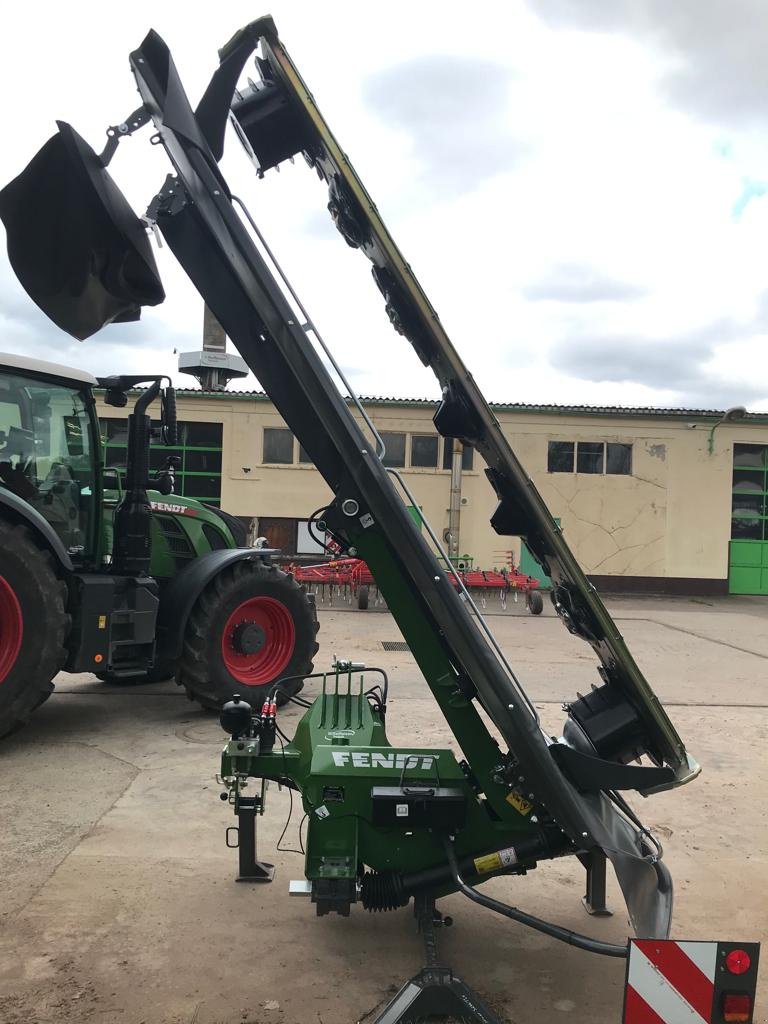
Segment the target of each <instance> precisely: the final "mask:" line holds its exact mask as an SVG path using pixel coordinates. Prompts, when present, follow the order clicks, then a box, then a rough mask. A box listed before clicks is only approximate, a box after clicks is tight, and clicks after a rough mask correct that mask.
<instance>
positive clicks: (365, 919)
mask: <svg viewBox="0 0 768 1024" xmlns="http://www.w3.org/2000/svg"><path fill="white" fill-rule="evenodd" d="M610 608H611V611H612V613H613V614H614V615H615V616H616V618H617V621H618V624H619V628H620V629H621V631H622V633H624V635H625V636H626V638H627V640H628V641H629V643H630V647H631V649H632V651H633V653H634V654H635V656H636V657H637V659H638V661H639V662H640V664H641V667H642V668H643V669H644V671H645V672H646V674H647V675H648V677H649V679H650V680H651V682H652V684H653V685H654V687H655V688H656V690H657V692H658V693H659V695H660V696H661V697H662V699H663V700H664V701H665V702H666V703H667V704H668V705H670V713H671V715H672V718H673V720H674V722H675V724H676V725H677V727H678V729H679V731H680V732H681V734H682V736H683V737H684V739H685V740H686V742H687V744H688V746H689V748H690V749H691V751H692V752H693V754H694V755H695V756H696V757H697V758H698V759H699V760H700V761H701V762H702V764H703V767H704V772H703V774H702V776H701V778H700V779H699V780H697V781H696V782H695V783H694V784H692V785H690V786H688V787H685V788H684V789H682V790H678V791H676V792H673V793H667V794H662V795H660V796H657V797H654V798H652V799H651V800H649V801H647V802H646V801H643V800H641V799H635V800H634V801H633V803H634V805H635V807H636V809H637V810H638V811H639V812H640V814H641V815H642V817H643V818H645V819H646V820H647V823H648V824H649V825H651V826H653V827H654V828H655V829H656V831H657V833H658V834H659V836H660V837H661V838H662V840H663V842H664V844H665V847H666V860H667V863H668V864H669V866H670V868H671V871H672V874H673V876H674V878H675V884H676V912H675V923H674V929H673V934H674V935H675V936H678V937H681V938H683V937H684V938H713V937H719V938H742V939H758V940H759V939H761V938H765V934H766V930H767V926H768V901H766V899H765V892H766V888H767V883H768V812H767V809H766V792H767V790H766V785H767V784H768V755H766V746H768V726H766V707H767V706H768V628H767V627H768V602H765V601H764V600H763V601H761V600H760V599H748V598H744V599H733V598H732V599H729V600H727V601H725V600H724V601H707V602H704V601H689V600H682V599H681V600H655V599H644V600H638V599H634V600H630V599H613V600H611V601H610ZM487 610H488V611H489V612H491V613H492V614H491V615H490V622H491V625H492V626H493V628H494V630H495V632H496V633H497V636H498V638H499V640H500V641H501V643H502V645H503V647H504V649H505V651H506V653H507V654H508V656H509V657H510V659H511V661H512V663H513V665H514V666H515V667H516V669H517V670H518V672H519V675H520V678H521V680H522V682H523V684H524V685H525V686H526V688H527V689H528V691H529V693H530V694H531V695H532V697H533V698H534V700H535V702H536V704H537V706H538V707H539V709H540V712H541V715H542V719H543V722H544V724H545V726H547V727H549V728H550V729H551V730H552V731H555V730H557V729H558V727H559V725H560V724H561V722H562V718H563V715H562V712H561V711H560V707H559V705H560V703H561V701H562V700H564V699H567V698H570V697H573V696H574V694H575V692H576V690H583V689H584V687H588V686H589V685H590V683H591V682H593V681H594V680H595V670H594V666H595V662H594V659H593V657H592V654H591V652H590V650H589V648H588V647H587V646H586V645H584V644H583V643H581V642H580V641H578V640H576V639H575V638H573V637H571V636H569V635H568V634H567V633H566V631H565V630H564V629H563V628H562V626H561V625H560V623H558V622H557V621H556V620H555V619H554V617H553V616H552V613H551V611H550V610H549V608H548V607H547V608H546V609H545V613H544V615H542V616H541V617H539V618H533V617H530V616H528V615H525V614H524V613H523V611H522V606H521V605H518V606H517V607H515V606H510V609H509V611H508V613H507V614H505V615H501V614H493V613H494V612H495V611H496V610H498V609H497V606H494V605H493V604H490V605H489V608H488V609H487ZM320 615H321V634H320V640H321V652H320V655H319V657H318V664H319V665H322V664H323V660H322V659H325V661H326V662H329V661H330V658H331V654H332V653H333V652H337V653H338V654H339V655H347V654H349V655H353V656H355V657H356V658H359V659H361V660H365V661H367V662H368V663H369V664H379V665H382V666H383V667H385V668H387V670H388V671H389V672H390V676H391V690H390V693H391V700H390V713H389V715H388V731H389V736H390V739H391V741H392V742H393V743H398V742H401V743H406V742H407V743H418V744H419V745H422V744H423V745H430V744H444V743H447V744H449V745H451V743H452V741H451V737H450V735H449V734H448V732H447V730H446V728H445V726H444V724H443V722H442V720H441V719H440V717H439V714H438V712H437V709H436V706H435V704H434V702H433V700H432V699H431V696H430V694H429V692H428V690H427V688H426V685H425V684H424V682H423V680H422V679H421V676H420V674H419V672H418V670H417V668H416V666H415V663H414V662H413V659H412V657H411V656H410V654H408V653H400V652H396V653H386V652H384V651H383V650H382V647H381V641H382V640H386V639H398V638H399V633H398V631H397V627H396V626H395V624H394V622H393V620H392V619H391V617H390V616H389V614H388V613H386V612H377V611H370V612H367V613H365V612H357V611H356V610H354V611H353V610H349V609H348V608H346V607H345V606H342V607H328V606H327V605H321V608H320ZM307 692H308V693H310V694H311V693H312V692H313V688H312V686H311V685H309V686H308V688H307ZM298 711H299V709H298V708H290V709H288V710H287V711H285V712H284V713H283V728H284V729H286V731H288V732H289V733H290V732H291V731H292V729H293V727H294V725H295V722H296V720H297V713H298ZM222 741H223V734H222V733H221V731H220V729H219V727H218V724H217V721H216V718H215V716H212V715H210V714H207V713H205V712H203V711H201V710H199V709H198V708H197V707H196V706H195V705H193V704H190V703H189V702H188V701H187V700H186V699H185V697H184V696H183V695H182V694H181V692H180V691H179V690H178V688H177V687H176V686H175V685H174V684H173V683H172V682H167V683H162V684H159V685H154V686H138V687H115V686H106V685H104V684H101V683H99V682H97V681H96V680H95V679H94V678H93V677H92V676H61V677H60V678H59V680H58V685H57V691H56V693H55V695H54V696H53V697H52V698H51V700H50V701H49V702H48V703H47V704H46V705H45V706H44V707H43V708H41V709H40V710H39V711H38V712H37V714H36V715H35V716H34V718H33V721H32V724H31V725H30V726H29V727H28V728H26V729H25V730H23V731H22V732H20V733H18V734H17V735H15V736H13V737H10V738H9V739H7V740H5V741H4V742H3V743H2V744H1V745H0V764H1V765H2V770H1V771H0V808H1V809H2V812H1V813H2V822H3V828H2V830H1V831H0V866H2V871H1V872H0V1022H2V1024H21V1022H24V1024H48V1022H54V1021H56V1022H57V1024H75V1022H78V1024H79V1022H81V1021H82V1022H85V1024H102V1022H103V1024H112V1022H120V1024H236V1022H239V1024H246V1022H250V1024H268V1022H269V1024H347V1022H353V1021H365V1022H366V1024H369V1022H370V1021H372V1020H373V1018H374V1017H375V1012H374V1011H375V1008H376V1007H377V1006H379V1005H380V1004H381V1003H382V1001H383V1000H385V999H386V998H387V997H388V996H390V995H391V994H392V993H393V991H394V988H395V987H397V986H399V985H400V984H401V983H402V982H403V981H404V980H405V979H406V978H407V977H409V976H410V975H411V974H413V973H414V972H415V971H416V970H417V969H418V967H419V966H420V962H421V961H420V956H421V950H420V945H419V942H418V940H417V936H416V934H415V929H414V925H413V919H412V916H411V914H410V912H409V911H408V910H402V911H399V912H397V913H392V914H385V915H378V916H376V917H375V918H372V917H370V916H368V915H367V914H366V913H365V912H364V911H362V910H361V909H359V908H354V909H353V912H352V916H351V917H350V918H349V919H348V920H344V919H341V918H338V917H336V916H329V917H325V918H319V919H318V918H315V916H314V913H313V908H312V907H311V905H310V904H309V902H308V901H306V900H299V899H289V898H288V896H287V882H288V880H289V879H290V878H299V877H301V874H302V858H301V857H300V856H298V855H296V854H294V853H290V852H275V846H276V843H277V839H278V837H279V835H280V832H281V831H282V828H283V825H284V824H285V820H286V816H287V813H288V797H287V794H286V793H285V792H278V791H277V789H276V787H272V789H271V790H270V802H269V808H268V813H267V814H266V816H265V817H264V818H263V819H262V821H261V822H260V849H261V854H262V855H263V856H264V857H265V858H266V859H271V860H274V862H275V863H276V865H277V869H278V873H277V879H276V881H275V883H274V884H273V885H271V886H258V887H257V886H247V885H236V884H235V883H234V881H233V877H234V871H235V854H234V852H233V851H231V850H227V849H226V848H225V845H224V829H225V828H226V827H227V826H228V825H230V824H232V822H233V819H232V817H231V812H230V810H229V808H228V807H227V806H226V805H224V804H222V803H220V801H219V799H218V787H217V785H216V783H215V780H214V775H215V773H216V771H217V768H218V752H219V750H220V748H221V745H222ZM452 745H454V746H455V744H452ZM298 822H299V815H298V814H296V813H294V817H293V820H292V822H291V825H290V827H289V829H288V832H287V834H286V838H285V841H284V845H287V846H295V844H296V841H297V834H296V829H297V826H298ZM582 884H583V879H582V873H581V871H580V869H579V867H578V865H577V864H575V863H571V862H570V861H562V862H553V863H549V864H543V865H541V866H540V867H539V868H538V869H537V870H536V871H535V872H532V873H531V874H530V875H529V876H527V877H525V878H521V879H516V880H511V879H507V880H502V879H496V880H494V881H493V882H491V883H489V885H488V891H489V892H494V893H495V894H497V895H499V896H500V897H501V898H504V899H507V900H509V901H512V902H515V903H516V904H517V905H519V906H521V907H522V908H524V909H527V910H530V911H532V912H534V913H536V914H539V915H540V916H543V917H546V918H548V919H551V920H556V921H557V922H559V923H561V924H563V925H565V926H566V927H569V928H573V929H576V930H581V931H586V932H589V933H590V934H593V935H596V936H598V937H600V938H604V939H607V940H609V941H623V939H624V938H625V937H626V935H627V923H626V914H625V912H624V910H623V906H622V904H621V901H620V897H619V895H618V892H617V889H616V886H615V885H614V884H613V883H611V886H610V889H609V901H610V903H611V905H612V907H613V909H614V911H615V913H614V916H613V917H611V918H607V919H590V918H588V917H587V916H586V915H585V914H584V913H583V911H582V909H581V905H580V901H579V897H580V895H581V893H582ZM444 903H445V909H446V911H448V912H449V913H451V914H452V915H453V917H454V919H455V922H456V923H455V926H454V927H453V928H451V929H449V930H447V931H444V933H443V934H442V935H441V937H440V941H441V949H442V951H443V952H444V954H445V957H446V959H447V960H448V962H449V963H451V965H452V966H453V967H454V969H455V970H456V972H457V973H459V974H460V975H461V976H462V977H464V978H465V979H466V980H467V981H468V982H469V983H470V984H471V985H473V986H474V987H475V988H476V989H477V990H478V991H479V992H480V993H481V994H482V995H483V996H485V998H486V999H487V1000H488V1001H489V1003H490V1004H491V1005H492V1006H493V1007H494V1008H495V1010H496V1011H497V1013H498V1014H499V1015H500V1016H501V1017H502V1019H504V1020H507V1021H509V1022H511V1024H528V1022H529V1021H533V1020H543V1019H546V1020H548V1021H554V1020H561V1019H562V1020H563V1021H568V1022H570V1024H587V1022H590V1024H592V1022H606V1024H610V1022H613V1021H618V1020H619V1019H620V1015H621V993H622V986H623V970H624V967H623V964H622V963H621V962H619V961H613V960H607V959H603V958H598V957H594V956H590V955H589V954H587V953H583V952H580V951H578V950H575V949H572V948H570V947H566V946H563V945H561V944H559V943H556V942H554V941H552V940H550V939H548V938H546V937H545V936H542V935H539V934H537V933H534V932H531V931H528V930H526V929H524V928H522V927H520V926H518V925H516V924H513V923H512V922H509V921H506V920H504V919H501V918H498V917H496V916H495V915H492V914H490V913H488V912H487V911H484V910H482V909H481V908H479V907H476V906H474V905H471V904H469V903H468V902H467V901H466V900H464V899H463V898H462V897H458V896H454V897H451V898H449V899H447V900H445V901H444ZM764 974H765V975H766V977H768V973H766V972H764ZM767 1013H768V998H767V994H766V991H765V985H764V986H763V990H762V999H761V1002H760V1003H759V1007H758V1013H757V1015H756V1017H755V1021H756V1022H766V1021H768V1016H766V1014H767Z"/></svg>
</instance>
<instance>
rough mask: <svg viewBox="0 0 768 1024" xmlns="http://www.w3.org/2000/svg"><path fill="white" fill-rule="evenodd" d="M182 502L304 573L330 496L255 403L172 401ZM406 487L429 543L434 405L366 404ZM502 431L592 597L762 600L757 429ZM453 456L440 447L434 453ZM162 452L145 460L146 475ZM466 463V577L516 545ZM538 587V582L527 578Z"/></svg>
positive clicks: (590, 411)
mask: <svg viewBox="0 0 768 1024" xmlns="http://www.w3.org/2000/svg"><path fill="white" fill-rule="evenodd" d="M177 394H178V410H179V420H180V421H181V422H182V424H183V425H184V426H183V430H182V437H181V441H182V442H183V443H182V444H181V446H180V448H179V452H178V455H179V457H180V459H181V460H182V461H181V464H180V467H179V474H178V486H177V490H178V491H179V493H183V494H187V495H191V496H194V497H200V498H202V499H203V500H204V501H213V502H216V503H219V502H220V504H221V506H222V508H224V509H225V510H226V511H227V512H230V513H232V514H234V515H237V516H242V517H245V518H247V519H250V518H252V517H258V520H259V532H260V533H261V534H263V535H265V536H266V537H267V538H268V539H269V541H270V543H271V544H273V545H275V546H277V547H281V548H283V550H284V552H285V553H286V554H288V555H294V554H298V555H300V556H301V555H303V556H308V557H314V558H316V557H317V555H318V550H319V549H318V548H317V545H316V544H315V542H314V541H313V539H312V538H311V536H310V534H309V532H308V530H307V526H306V521H307V519H308V518H309V516H310V515H311V514H312V513H313V512H314V511H315V510H317V509H319V508H322V507H324V506H325V505H327V504H328V502H329V500H330V499H331V497H332V495H331V493H330V491H329V489H328V488H327V486H326V485H325V482H324V481H323V479H322V478H321V477H320V475H319V473H318V472H317V471H316V470H315V468H314V466H313V465H312V464H311V463H310V462H309V461H308V460H307V459H306V458H305V456H304V454H303V452H302V451H301V448H300V446H299V444H298V442H297V441H296V440H295V438H294V437H293V436H292V435H291V433H290V431H288V430H287V428H286V426H285V423H284V422H283V420H282V419H281V417H280V415H279V414H278V413H277V411H276V409H275V408H274V406H273V405H272V403H271V402H270V401H269V399H268V398H267V397H266V396H265V395H263V394H261V393H257V392H248V393H246V392H234V391H229V392H201V391H194V390H189V391H179V392H178V393H177ZM364 405H365V407H366V410H367V412H368V414H369V415H370V417H371V418H372V420H373V422H374V424H375V425H376V428H377V430H379V431H380V432H381V433H382V434H383V436H384V440H385V442H386V445H387V451H388V454H387V460H386V461H387V464H388V465H393V466H398V467H400V468H401V469H402V472H403V476H404V478H405V480H406V481H407V484H408V486H409V488H410V490H411V491H412V492H413V494H414V497H415V499H416V501H417V503H418V506H419V508H420V509H421V510H422V512H423V514H424V516H426V518H427V519H428V520H429V521H430V523H431V524H432V526H433V528H434V529H435V531H436V532H437V533H438V534H443V532H444V531H445V530H446V528H447V525H448V506H449V490H450V476H451V474H450V469H449V466H450V453H449V452H448V453H446V443H445V442H444V441H443V439H442V438H441V437H439V436H438V435H437V433H436V432H435V429H434V427H433V425H432V416H433V415H434V412H435V410H436V408H437V403H435V402H431V401H426V400H425V401H421V400H413V401H411V400H399V399H366V400H364ZM493 408H494V412H495V414H496V416H497V417H498V419H499V422H500V424H501V426H502V429H503V431H504V433H505V434H506V436H507V437H508V438H509V441H510V443H511V445H512V447H513V449H514V450H515V452H516V453H517V455H518V457H519V458H520V459H521V461H522V463H523V465H524V466H525V468H526V470H527V471H528V473H529V474H530V475H531V477H532V478H533V480H534V482H535V484H536V486H537V487H538V489H539V490H540V492H541V494H542V495H543V497H544V499H545V501H546V502H547V505H548V506H549V509H550V511H551V513H552V515H553V516H555V518H557V519H559V521H560V523H561V526H562V528H563V530H564V533H565V537H566V539H567V540H568V543H569V544H570V546H571V548H572V549H573V551H574V553H575V555H576V557H577V558H578V560H579V562H580V563H581V565H582V567H583V568H584V570H585V572H587V573H588V574H589V576H590V577H591V579H592V580H593V581H594V582H595V584H596V585H597V586H598V589H600V590H602V591H625V592H633V591H634V592H646V593H688V594H725V593H728V592H729V590H730V592H731V593H763V594H768V414H765V413H763V414H760V413H750V414H747V415H746V416H742V417H741V418H733V419H729V420H725V421H724V422H720V421H722V420H723V413H718V412H710V411H702V410H696V411H689V410H670V409H618V408H591V407H586V406H584V407H573V406H546V407H545V406H527V405H517V404H513V405H495V406H494V407H493ZM127 412H128V410H125V412H123V411H122V410H116V409H113V408H108V407H105V406H103V404H102V403H101V402H100V407H99V413H100V416H101V417H102V419H103V421H104V423H105V431H104V432H105V436H106V438H107V463H108V465H119V463H120V459H121V454H122V449H123V446H124V443H125V424H124V423H123V422H122V420H123V419H124V418H125V416H126V415H127ZM447 446H448V448H449V449H450V442H447ZM166 455H167V451H166V450H165V449H158V450H157V451H156V452H155V453H154V456H153V458H154V465H155V466H156V467H157V466H159V465H160V463H161V462H162V461H163V459H164V458H165V456H166ZM483 468H484V464H483V462H482V459H481V458H480V457H479V456H478V454H477V453H476V452H472V451H465V453H464V464H463V473H462V481H461V486H462V498H461V519H460V541H459V550H460V553H461V554H462V555H464V554H466V555H467V556H469V557H471V558H472V559H473V560H474V565H475V566H476V567H479V568H493V567H498V566H501V565H503V564H505V562H506V557H507V553H508V552H509V551H510V550H511V551H512V553H513V557H514V560H515V563H516V564H519V563H520V562H521V560H522V567H523V569H524V570H526V571H531V572H532V573H534V574H536V572H537V567H536V566H535V564H533V563H532V562H530V561H529V559H530V556H529V555H528V553H527V552H526V551H525V550H521V545H520V541H519V540H517V539H515V538H508V537H499V536H498V535H497V534H495V533H494V532H493V530H492V529H491V527H490V525H489V519H490V517H491V515H492V513H493V510H494V505H495V502H494V496H493V492H492V491H491V488H490V486H489V484H488V482H487V481H486V479H485V476H484V473H483ZM539 575H540V574H539Z"/></svg>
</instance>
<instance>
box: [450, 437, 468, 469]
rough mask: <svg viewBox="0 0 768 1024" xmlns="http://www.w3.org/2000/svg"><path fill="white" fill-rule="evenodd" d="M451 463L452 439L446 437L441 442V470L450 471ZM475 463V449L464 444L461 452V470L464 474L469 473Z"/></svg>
mask: <svg viewBox="0 0 768 1024" xmlns="http://www.w3.org/2000/svg"><path fill="white" fill-rule="evenodd" d="M452 462H453V438H451V437H446V439H445V441H444V442H443V469H450V468H451V463H452ZM474 462H475V449H474V448H473V447H472V445H471V444H465V445H464V448H463V450H462V452H461V468H462V470H463V471H464V472H465V473H471V472H472V468H473V466H474Z"/></svg>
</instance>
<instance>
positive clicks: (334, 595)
mask: <svg viewBox="0 0 768 1024" xmlns="http://www.w3.org/2000/svg"><path fill="white" fill-rule="evenodd" d="M289 571H290V572H291V573H292V574H293V576H294V577H295V578H296V580H297V581H298V582H299V583H303V584H304V585H305V586H307V587H308V588H309V590H310V592H312V593H314V594H315V595H316V596H317V597H318V598H319V600H320V603H321V604H330V605H333V604H334V603H335V599H338V600H340V602H341V603H342V604H343V603H346V604H352V602H353V601H354V600H356V599H358V600H359V598H360V596H361V594H364V595H365V606H366V607H368V602H369V600H370V599H371V598H373V600H374V603H375V604H383V598H382V597H381V594H380V593H379V589H378V587H377V586H376V581H375V579H374V578H373V574H372V573H371V570H370V569H369V568H368V566H367V565H366V564H365V562H364V561H363V560H362V559H361V558H335V559H332V560H331V561H328V562H321V563H320V564H318V565H291V566H290V567H289ZM447 578H448V580H449V582H450V583H451V584H452V586H453V587H454V589H456V590H461V589H466V590H468V591H470V592H471V593H472V594H473V596H475V597H477V598H479V600H480V603H481V606H482V607H483V608H485V607H486V606H487V603H488V599H489V598H495V599H497V600H498V601H499V602H500V604H501V607H502V609H504V608H506V605H507V598H508V596H509V594H510V593H512V594H514V596H515V600H517V595H518V593H520V594H523V595H524V596H525V597H526V598H528V595H529V594H530V593H531V592H532V591H534V590H536V589H538V587H539V580H537V579H536V578H535V577H534V576H528V575H527V574H526V573H522V572H519V571H518V570H517V569H516V568H515V566H514V565H510V567H509V568H504V569H500V570H498V569H451V570H450V571H449V572H448V574H447Z"/></svg>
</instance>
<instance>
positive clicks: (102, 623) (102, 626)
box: [99, 615, 107, 629]
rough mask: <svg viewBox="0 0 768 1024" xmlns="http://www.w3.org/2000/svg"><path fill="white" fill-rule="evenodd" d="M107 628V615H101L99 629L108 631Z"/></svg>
mask: <svg viewBox="0 0 768 1024" xmlns="http://www.w3.org/2000/svg"><path fill="white" fill-rule="evenodd" d="M106 628H107V616H106V615H100V616H99V629H106Z"/></svg>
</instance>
